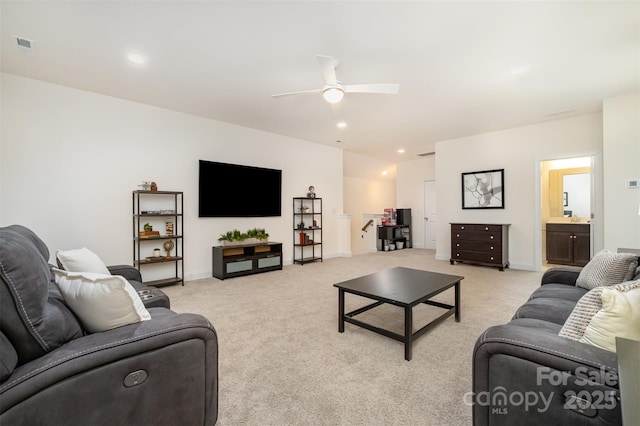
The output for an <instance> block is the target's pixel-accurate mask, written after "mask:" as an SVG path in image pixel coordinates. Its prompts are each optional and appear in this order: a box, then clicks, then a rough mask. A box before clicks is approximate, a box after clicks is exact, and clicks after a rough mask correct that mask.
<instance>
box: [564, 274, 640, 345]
mask: <svg viewBox="0 0 640 426" xmlns="http://www.w3.org/2000/svg"><path fill="white" fill-rule="evenodd" d="M635 288H638V289H640V280H635V281H626V282H623V283H620V284H616V285H612V286H606V287H605V286H599V287H596V288H593V289H591V290H589V291H588V292H587V293H585V294H584V295H583V296H582V297H581V298H580V300H578V303H576V306H575V307H574V308H573V311H571V315H569V318H567V320H566V321H565V323H564V325H563V326H562V329H561V330H560V333H558V336H561V337H566V338H568V339H571V340H575V341H578V342H579V341H580V339H582V336H584V332H585V330H586V329H587V327H588V326H589V324H590V323H591V320H592V319H593V317H594V316H595V315H596V314H597V313H598V312H600V310H601V309H602V291H603V290H604V289H610V290H617V291H623V292H626V291H629V290H633V289H635Z"/></svg>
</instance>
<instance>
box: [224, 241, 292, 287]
mask: <svg viewBox="0 0 640 426" xmlns="http://www.w3.org/2000/svg"><path fill="white" fill-rule="evenodd" d="M212 261H213V276H214V277H215V278H218V279H221V280H224V279H225V278H233V277H241V276H243V275H251V274H259V273H261V272H268V271H275V270H281V269H282V243H276V242H262V243H255V244H241V245H233V246H214V247H213V254H212Z"/></svg>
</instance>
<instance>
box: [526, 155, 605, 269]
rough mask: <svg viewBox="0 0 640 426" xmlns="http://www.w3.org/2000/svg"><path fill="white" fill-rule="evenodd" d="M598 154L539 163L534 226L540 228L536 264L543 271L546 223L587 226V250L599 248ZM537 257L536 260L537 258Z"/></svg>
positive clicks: (547, 265)
mask: <svg viewBox="0 0 640 426" xmlns="http://www.w3.org/2000/svg"><path fill="white" fill-rule="evenodd" d="M599 160H600V156H599V153H594V154H591V155H589V154H587V155H583V156H580V157H577V156H576V157H570V158H568V157H565V158H554V159H545V160H540V161H539V167H538V173H539V182H540V191H539V195H540V198H539V199H540V211H539V212H538V214H537V215H536V216H537V219H536V223H537V225H538V226H539V231H540V232H538V233H537V236H538V237H537V238H536V240H537V241H538V242H539V244H536V246H537V247H538V248H539V249H538V250H537V251H536V258H537V259H539V261H537V263H536V264H538V265H541V268H542V269H546V268H548V267H549V266H553V265H550V264H547V260H546V259H547V257H546V248H547V247H546V224H547V223H564V222H567V223H576V222H579V223H589V224H590V231H591V232H590V248H591V249H590V251H591V256H593V253H594V250H596V249H598V247H600V246H601V245H602V242H601V240H600V238H598V235H599V234H598V230H599V229H600V220H601V219H600V217H601V214H600V211H599V205H600V203H599V201H598V200H599V197H600V196H601V194H600V191H597V190H596V186H597V182H599V178H598V176H599V173H600V172H599V167H598V164H599ZM538 256H539V258H538Z"/></svg>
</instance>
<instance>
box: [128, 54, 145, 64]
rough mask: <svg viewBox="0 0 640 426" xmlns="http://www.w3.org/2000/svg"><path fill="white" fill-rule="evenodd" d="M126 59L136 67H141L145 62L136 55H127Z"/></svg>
mask: <svg viewBox="0 0 640 426" xmlns="http://www.w3.org/2000/svg"><path fill="white" fill-rule="evenodd" d="M127 58H128V59H129V61H131V62H133V63H134V64H136V65H142V64H144V63H145V62H146V61H147V60H146V59H145V58H144V56H142V55H140V54H138V53H130V54H129V55H127Z"/></svg>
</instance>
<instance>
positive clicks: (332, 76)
mask: <svg viewBox="0 0 640 426" xmlns="http://www.w3.org/2000/svg"><path fill="white" fill-rule="evenodd" d="M316 57H317V58H318V62H319V63H320V69H321V70H322V75H323V76H324V80H325V81H326V83H327V85H329V86H335V85H336V83H337V81H338V80H337V78H336V66H338V61H336V60H335V59H333V58H332V57H331V56H324V55H317V56H316Z"/></svg>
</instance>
